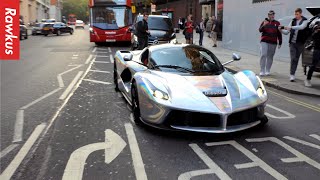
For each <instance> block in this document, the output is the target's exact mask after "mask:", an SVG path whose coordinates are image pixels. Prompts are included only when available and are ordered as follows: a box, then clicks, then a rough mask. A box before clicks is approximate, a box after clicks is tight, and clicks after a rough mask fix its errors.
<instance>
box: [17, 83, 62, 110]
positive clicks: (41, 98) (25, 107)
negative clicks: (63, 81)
mask: <svg viewBox="0 0 320 180" xmlns="http://www.w3.org/2000/svg"><path fill="white" fill-rule="evenodd" d="M60 90H61V88H57V89H55V90H53V91H51V92H49V93H47V94H45V95H43V96H41V97H40V98H38V99H36V100H34V101H32V102H31V103H29V104H27V105H25V106H23V107H21V108H20V109H27V108H29V107H30V106H32V105H34V104H36V103H38V102H40V101H41V100H43V99H45V98H47V97H49V96H51V95H53V94H54V93H56V92H58V91H60Z"/></svg>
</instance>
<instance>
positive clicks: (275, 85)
mask: <svg viewBox="0 0 320 180" xmlns="http://www.w3.org/2000/svg"><path fill="white" fill-rule="evenodd" d="M225 68H226V69H228V71H230V72H232V73H237V72H238V71H239V70H235V69H232V68H229V67H225ZM261 81H262V82H263V84H264V85H266V86H268V87H272V88H275V89H278V90H281V91H284V92H287V93H291V94H297V95H305V96H310V97H320V95H319V94H313V93H306V92H301V91H295V90H293V89H289V88H285V87H281V86H279V85H278V84H274V83H270V82H268V81H265V80H263V79H261Z"/></svg>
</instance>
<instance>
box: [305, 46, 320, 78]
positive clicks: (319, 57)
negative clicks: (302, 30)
mask: <svg viewBox="0 0 320 180" xmlns="http://www.w3.org/2000/svg"><path fill="white" fill-rule="evenodd" d="M319 62H320V49H314V51H313V58H312V65H311V66H310V69H309V71H308V75H307V79H308V80H311V77H312V74H313V71H314V70H315V69H316V67H317V65H318V64H319Z"/></svg>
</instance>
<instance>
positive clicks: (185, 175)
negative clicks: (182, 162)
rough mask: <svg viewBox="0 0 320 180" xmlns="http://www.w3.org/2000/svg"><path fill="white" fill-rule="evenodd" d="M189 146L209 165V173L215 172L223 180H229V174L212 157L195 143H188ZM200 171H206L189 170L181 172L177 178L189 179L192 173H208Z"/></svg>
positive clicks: (181, 179)
mask: <svg viewBox="0 0 320 180" xmlns="http://www.w3.org/2000/svg"><path fill="white" fill-rule="evenodd" d="M189 146H190V147H191V148H192V150H193V151H194V152H195V153H196V154H197V155H198V156H199V157H200V159H201V160H202V161H203V162H204V163H205V164H206V165H207V166H208V167H209V169H210V170H211V171H212V172H211V174H216V175H217V176H218V177H219V178H220V179H223V180H225V179H226V180H229V179H230V180H231V178H230V176H229V175H228V174H227V173H226V172H224V171H223V170H222V169H221V168H220V167H219V166H218V165H217V164H216V163H215V162H214V161H213V160H212V159H210V157H209V156H208V155H207V154H206V153H205V152H204V151H203V150H202V149H201V148H200V147H199V146H198V145H197V144H189ZM200 171H206V170H199V171H198V172H197V171H191V172H187V173H183V174H181V175H180V176H179V178H178V180H186V179H190V178H192V177H193V176H194V175H202V174H203V175H204V174H208V173H205V172H202V174H201V173H200ZM188 173H190V174H188ZM189 177H190V178H189Z"/></svg>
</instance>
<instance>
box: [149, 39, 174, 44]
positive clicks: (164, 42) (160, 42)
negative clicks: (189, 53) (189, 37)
mask: <svg viewBox="0 0 320 180" xmlns="http://www.w3.org/2000/svg"><path fill="white" fill-rule="evenodd" d="M166 43H169V41H151V40H150V41H149V42H148V44H149V45H157V44H166Z"/></svg>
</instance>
